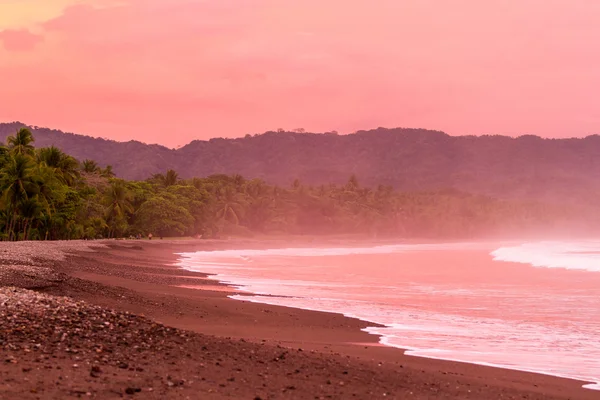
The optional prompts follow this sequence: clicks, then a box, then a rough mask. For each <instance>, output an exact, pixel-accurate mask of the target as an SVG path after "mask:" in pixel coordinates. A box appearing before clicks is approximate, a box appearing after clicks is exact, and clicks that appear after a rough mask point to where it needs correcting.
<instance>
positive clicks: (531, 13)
mask: <svg viewBox="0 0 600 400" xmlns="http://www.w3.org/2000/svg"><path fill="white" fill-rule="evenodd" d="M599 20H600V1H596V0H486V1H482V0H343V1H342V0H302V1H299V0H89V1H88V0H19V1H8V2H6V1H0V121H13V120H20V121H22V122H25V123H28V124H32V125H41V126H48V127H52V128H57V129H63V130H67V131H74V132H77V133H82V134H88V135H92V136H100V137H107V138H111V139H117V140H129V139H136V140H141V141H144V142H150V143H161V144H165V145H168V146H178V145H181V144H184V143H187V142H189V141H191V140H193V139H205V138H209V137H214V136H226V137H235V136H243V135H245V134H247V133H259V132H264V131H266V130H274V129H277V128H284V129H294V128H300V127H302V128H305V129H306V130H307V131H329V130H337V131H339V132H343V133H347V132H353V131H356V130H359V129H369V128H376V127H378V126H384V127H397V126H402V127H422V128H431V129H439V130H444V131H446V132H448V133H450V134H456V135H458V134H486V133H499V134H509V135H519V134H524V133H531V134H537V135H541V136H548V137H567V136H584V135H587V134H593V133H600V106H599V105H598V104H597V100H596V97H597V91H598V89H599V88H600V45H599V43H600V24H599V23H598V21H599Z"/></svg>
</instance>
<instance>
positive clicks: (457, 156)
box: [0, 123, 600, 204]
mask: <svg viewBox="0 0 600 400" xmlns="http://www.w3.org/2000/svg"><path fill="white" fill-rule="evenodd" d="M20 126H23V124H21V123H12V124H0V140H4V139H5V138H6V136H7V135H10V134H13V133H14V132H15V131H16V129H17V128H19V127H20ZM33 133H34V135H35V137H36V145H37V146H49V145H52V144H53V145H56V146H57V147H59V148H61V149H62V150H64V151H65V152H67V153H69V154H71V155H73V156H75V157H76V158H78V159H80V160H83V159H86V158H92V159H94V160H96V161H98V162H99V163H100V164H101V165H107V164H110V165H112V166H113V167H114V171H115V172H116V174H117V175H118V176H120V177H123V178H126V179H145V178H147V177H149V176H150V175H152V174H154V173H158V172H164V171H165V170H166V169H169V168H171V169H174V170H176V171H177V172H178V173H179V174H180V176H181V177H184V178H186V177H192V176H207V175H212V174H221V173H222V174H242V175H244V176H248V177H258V178H262V179H264V180H265V181H267V182H269V183H274V184H281V185H289V184H290V183H291V182H292V181H293V180H294V179H296V178H298V179H300V181H302V182H303V183H304V184H309V185H319V184H328V183H345V182H346V181H347V180H348V177H349V176H350V175H351V174H354V175H355V176H356V177H357V178H358V181H359V182H360V183H361V184H362V185H364V186H377V185H379V184H382V185H390V186H393V187H395V188H396V189H399V190H410V191H415V190H417V191H426V190H438V189H444V188H454V189H458V190H462V191H467V192H471V193H478V194H485V195H490V196H494V197H499V198H520V199H536V200H544V201H550V202H560V203H563V202H576V203H581V202H583V203H585V204H596V202H597V200H598V199H599V197H600V196H599V194H600V185H599V183H598V182H599V178H600V157H598V156H599V155H600V136H598V135H594V136H588V137H586V138H582V139H579V138H573V139H543V138H540V137H537V136H531V135H526V136H521V137H518V138H511V137H506V136H498V135H496V136H449V135H447V134H445V133H443V132H439V131H430V130H424V129H401V128H397V129H383V128H379V129H375V130H370V131H359V132H357V133H354V134H349V135H337V134H334V133H325V134H311V133H297V132H267V133H264V134H261V135H254V136H251V135H247V136H246V137H244V138H237V139H223V138H215V139H210V140H208V141H201V140H196V141H193V142H191V143H189V144H188V145H186V146H184V147H182V148H180V149H177V150H173V149H168V148H166V147H163V146H159V145H147V144H144V143H141V142H136V141H130V142H124V143H122V142H116V141H111V140H105V139H98V138H92V137H88V136H81V135H75V134H69V133H64V132H61V131H57V130H51V129H46V128H36V129H34V130H33Z"/></svg>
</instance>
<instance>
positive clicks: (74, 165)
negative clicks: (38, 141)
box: [38, 146, 80, 186]
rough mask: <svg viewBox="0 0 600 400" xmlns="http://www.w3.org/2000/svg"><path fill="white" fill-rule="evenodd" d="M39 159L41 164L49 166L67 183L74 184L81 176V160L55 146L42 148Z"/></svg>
mask: <svg viewBox="0 0 600 400" xmlns="http://www.w3.org/2000/svg"><path fill="white" fill-rule="evenodd" d="M38 161H39V162H40V164H43V165H45V166H47V167H49V168H50V169H51V170H52V171H53V172H54V173H55V174H56V176H57V177H58V179H59V180H60V181H61V182H62V183H64V184H66V185H69V186H71V185H73V183H74V182H75V181H76V180H77V179H78V178H79V177H80V175H79V162H77V160H76V159H74V158H73V157H71V156H69V155H67V154H65V153H64V152H63V151H62V150H60V149H59V148H57V147H55V146H51V147H45V148H42V149H40V150H39V152H38Z"/></svg>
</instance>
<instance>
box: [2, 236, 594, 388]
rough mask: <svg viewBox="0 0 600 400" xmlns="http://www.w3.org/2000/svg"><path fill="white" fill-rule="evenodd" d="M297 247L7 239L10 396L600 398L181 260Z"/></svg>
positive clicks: (565, 382)
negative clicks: (288, 302)
mask: <svg viewBox="0 0 600 400" xmlns="http://www.w3.org/2000/svg"><path fill="white" fill-rule="evenodd" d="M284 244H285V245H289V243H285V242H283V241H280V240H265V241H254V240H230V241H200V240H189V241H167V240H165V241H161V240H153V241H97V242H96V241H95V242H83V241H82V242H56V243H52V242H28V243H0V260H1V261H0V262H1V264H0V286H2V287H4V288H2V289H1V291H0V304H1V305H2V309H0V312H2V313H3V315H2V317H3V318H2V321H1V322H0V324H2V326H1V328H2V331H1V332H2V333H0V345H1V348H2V357H3V360H4V362H3V363H2V364H0V380H1V382H2V386H1V387H0V398H2V399H4V398H6V399H11V398H32V399H36V398H39V399H46V398H49V399H52V398H68V397H70V396H73V397H84V398H85V397H89V398H102V399H103V398H122V397H132V398H135V397H139V398H157V399H162V398H174V399H175V398H177V399H179V398H181V399H185V398H189V399H196V398H202V399H204V398H208V399H210V398H215V399H219V398H236V399H275V398H297V399H320V398H323V399H326V398H333V399H345V398H358V399H368V398H384V397H385V398H395V399H404V398H414V399H500V398H503V399H511V398H512V399H522V398H527V399H595V398H598V392H597V391H593V390H587V389H584V388H582V385H583V384H584V383H585V382H580V381H575V380H570V379H563V378H557V377H553V376H548V375H541V374H533V373H527V372H519V371H513V370H508V369H500V368H493V367H486V366H480V365H474V364H467V363H461V362H451V361H442V360H434V359H428V358H421V357H413V356H407V355H404V351H403V350H401V349H397V348H393V347H388V346H383V345H381V344H379V343H378V342H379V338H378V337H377V336H376V335H370V334H368V333H366V332H363V331H361V329H363V328H366V327H367V326H373V324H372V323H367V322H364V321H361V320H358V319H352V318H347V317H344V316H342V315H340V314H334V313H324V312H315V311H305V310H300V309H296V308H288V307H280V306H272V305H265V304H259V303H252V302H242V301H236V300H232V299H230V298H228V297H227V296H228V295H232V294H235V293H236V289H235V288H231V287H228V286H225V285H221V284H219V283H218V282H215V281H214V280H210V279H207V276H206V274H204V273H202V272H194V271H189V270H184V269H181V268H179V267H177V266H175V265H174V264H175V263H176V262H177V260H178V256H177V255H176V253H183V252H193V251H198V250H219V249H223V250H224V249H231V248H256V249H261V248H274V247H282V246H283V245H284ZM301 244H302V243H292V245H301ZM9 316H11V317H10V318H8V317H9ZM49 327H52V328H49Z"/></svg>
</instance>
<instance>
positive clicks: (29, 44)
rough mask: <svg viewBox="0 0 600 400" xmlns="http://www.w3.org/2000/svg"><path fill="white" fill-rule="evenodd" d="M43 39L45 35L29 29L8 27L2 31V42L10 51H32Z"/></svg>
mask: <svg viewBox="0 0 600 400" xmlns="http://www.w3.org/2000/svg"><path fill="white" fill-rule="evenodd" d="M43 40H44V37H43V36H41V35H36V34H34V33H31V32H30V31H29V30H27V29H21V30H12V29H6V30H3V31H0V42H2V44H3V45H4V48H5V49H6V50H8V51H16V52H22V51H31V50H33V49H34V48H35V47H36V45H37V44H38V43H40V42H42V41H43Z"/></svg>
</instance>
